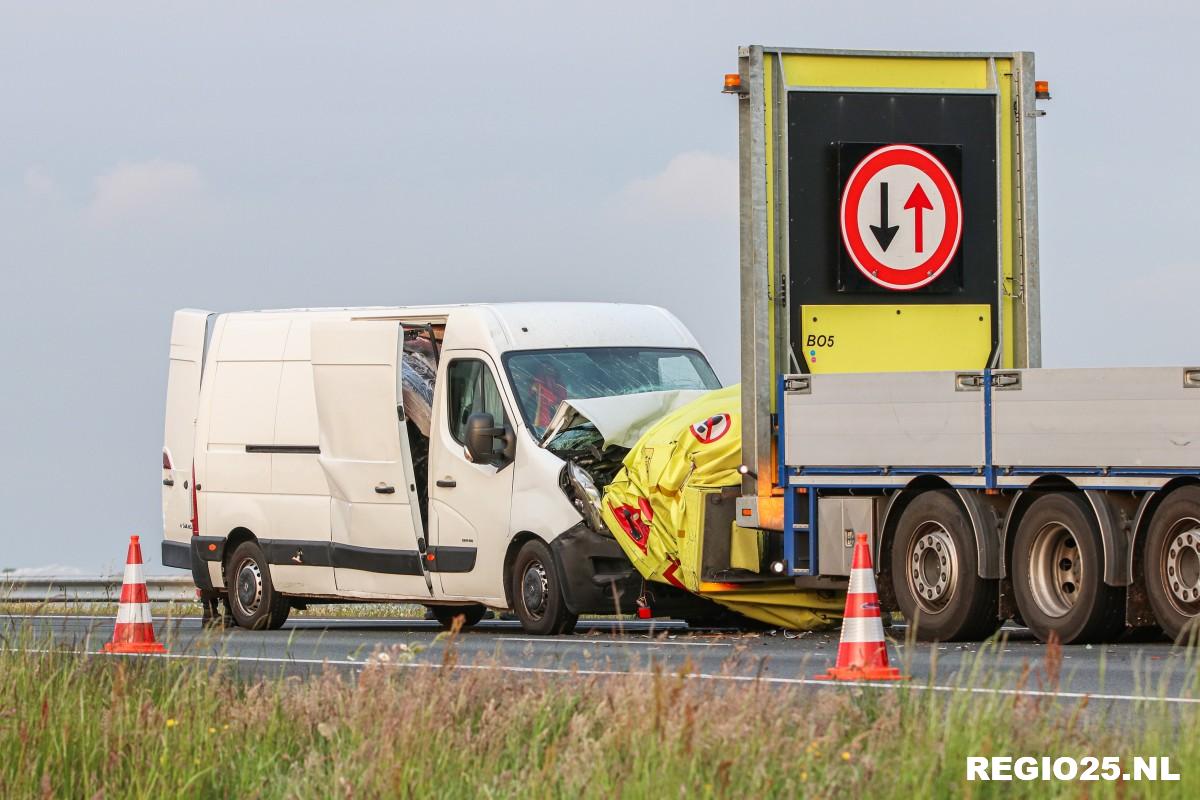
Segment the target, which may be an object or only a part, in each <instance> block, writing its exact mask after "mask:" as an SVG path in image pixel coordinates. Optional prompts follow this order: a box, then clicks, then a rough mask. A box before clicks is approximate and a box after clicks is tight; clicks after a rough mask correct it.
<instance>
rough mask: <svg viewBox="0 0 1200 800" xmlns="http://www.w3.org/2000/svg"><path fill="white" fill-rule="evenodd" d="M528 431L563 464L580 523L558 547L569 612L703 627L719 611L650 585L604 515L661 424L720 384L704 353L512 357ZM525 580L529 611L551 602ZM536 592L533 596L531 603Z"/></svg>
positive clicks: (578, 352) (554, 549)
mask: <svg viewBox="0 0 1200 800" xmlns="http://www.w3.org/2000/svg"><path fill="white" fill-rule="evenodd" d="M504 363H505V367H506V371H507V376H508V378H509V381H510V382H511V386H512V387H513V389H514V394H516V396H517V398H518V404H519V405H520V408H521V412H522V416H523V420H524V422H525V423H526V425H527V429H528V431H529V432H530V434H531V435H532V436H534V437H535V438H536V439H537V440H538V442H539V443H540V445H541V446H542V448H544V449H545V451H546V452H547V453H551V454H553V455H554V456H556V457H557V458H558V459H560V460H561V462H562V467H561V470H560V472H559V478H558V485H559V488H560V490H561V491H562V492H563V494H564V495H565V496H566V497H567V498H568V499H569V500H570V502H571V504H572V506H574V508H575V510H576V511H577V512H578V515H579V521H578V522H576V523H575V524H574V525H572V526H571V527H570V528H569V529H567V530H566V531H564V532H562V533H561V534H560V535H558V536H557V537H555V538H554V539H553V540H552V541H551V542H550V548H549V549H550V551H551V553H552V555H553V560H554V567H555V569H556V570H557V571H558V573H559V574H560V575H561V576H562V582H561V586H562V595H563V602H564V604H565V605H566V607H567V609H568V610H569V613H570V614H572V615H578V614H583V613H592V614H611V613H635V612H637V611H638V609H639V608H648V607H650V606H651V605H652V606H653V607H654V609H655V612H656V613H660V614H667V615H671V616H679V617H682V618H692V619H698V618H701V617H703V616H705V615H708V614H709V613H710V612H712V611H714V610H716V609H715V608H714V607H713V606H712V604H711V603H707V602H706V601H703V600H700V599H699V598H697V597H695V596H694V595H692V594H690V593H686V592H678V591H675V590H674V589H673V587H669V586H668V587H663V586H657V587H654V586H649V585H648V584H647V583H646V582H645V581H644V580H643V579H642V577H641V576H640V575H639V574H638V573H637V571H636V570H635V569H634V568H633V565H632V563H631V562H630V560H629V558H628V557H627V556H626V555H625V553H624V552H623V551H622V550H621V547H620V545H619V544H618V543H617V541H616V540H615V539H614V538H613V535H612V533H611V532H610V531H609V529H608V527H607V526H606V525H605V524H604V521H603V519H602V516H601V502H602V496H603V492H604V489H605V487H606V486H608V484H609V483H610V482H611V481H612V480H613V478H614V477H615V476H616V475H617V473H618V472H619V471H620V470H621V468H622V461H623V459H624V458H625V456H626V455H627V454H628V453H629V451H630V449H631V448H632V447H633V446H634V445H635V444H636V443H637V441H638V439H639V438H640V437H641V436H642V434H643V433H644V432H645V431H646V430H648V429H649V428H650V427H651V426H652V425H653V424H654V423H655V422H656V421H658V420H659V419H661V418H662V417H663V416H665V415H667V414H669V413H671V412H672V411H673V410H675V409H677V408H680V407H681V406H684V405H686V404H688V403H690V402H692V401H693V400H695V399H696V398H698V397H701V396H703V395H704V394H706V393H708V392H709V391H711V390H713V389H715V388H718V387H719V386H720V383H719V382H718V380H717V378H716V376H715V375H714V374H713V371H712V368H711V367H710V366H709V365H708V363H707V361H705V359H704V357H703V356H702V355H701V354H700V353H699V352H698V351H696V350H690V349H662V348H653V349H646V348H583V349H579V348H572V349H567V348H564V349H558V350H552V351H537V352H513V353H509V354H507V355H506V356H505V357H504ZM529 578H530V579H529V580H528V581H524V580H522V581H520V587H521V589H522V596H520V597H514V598H513V600H514V606H515V607H516V608H517V612H518V614H519V615H520V614H521V613H522V610H523V608H522V606H524V605H525V604H526V602H532V603H533V604H534V605H535V607H536V606H537V604H538V603H540V602H542V597H541V596H540V594H539V589H541V588H542V587H543V586H544V585H545V581H543V580H542V576H541V575H539V574H536V573H535V574H533V575H531V576H529ZM526 593H528V595H529V596H528V597H526V596H524V595H525V594H526Z"/></svg>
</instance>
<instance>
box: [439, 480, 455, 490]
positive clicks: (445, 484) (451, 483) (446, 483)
mask: <svg viewBox="0 0 1200 800" xmlns="http://www.w3.org/2000/svg"><path fill="white" fill-rule="evenodd" d="M437 485H438V488H440V489H453V488H454V487H455V486H458V481H456V480H454V478H441V479H439V480H438V481H437Z"/></svg>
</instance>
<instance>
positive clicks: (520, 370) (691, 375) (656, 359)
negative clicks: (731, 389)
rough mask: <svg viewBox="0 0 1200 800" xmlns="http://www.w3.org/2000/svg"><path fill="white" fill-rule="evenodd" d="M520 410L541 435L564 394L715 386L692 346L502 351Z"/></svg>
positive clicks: (577, 397)
mask: <svg viewBox="0 0 1200 800" xmlns="http://www.w3.org/2000/svg"><path fill="white" fill-rule="evenodd" d="M504 365H505V367H506V368H507V370H508V378H509V380H510V381H512V386H513V389H514V390H515V391H516V394H517V402H518V403H519V404H520V406H521V416H522V417H524V418H525V422H526V424H527V425H529V426H530V427H531V428H532V429H533V432H534V436H535V437H540V436H541V435H542V434H543V433H544V432H545V430H546V426H547V425H549V424H550V420H551V419H553V418H554V412H555V411H557V410H558V405H559V403H561V402H562V401H563V400H566V399H568V398H570V399H572V400H582V399H586V398H589V397H612V396H614V395H622V394H638V393H640V392H661V391H667V390H671V389H701V390H703V389H720V388H721V383H720V381H718V380H717V376H716V375H715V374H714V373H713V370H712V367H710V366H709V365H708V362H707V361H705V360H704V356H702V355H700V353H698V352H696V351H695V350H677V349H668V348H654V349H649V348H648V349H642V348H638V347H593V348H577V349H570V350H527V351H524V352H513V353H509V354H507V355H506V356H505V357H504Z"/></svg>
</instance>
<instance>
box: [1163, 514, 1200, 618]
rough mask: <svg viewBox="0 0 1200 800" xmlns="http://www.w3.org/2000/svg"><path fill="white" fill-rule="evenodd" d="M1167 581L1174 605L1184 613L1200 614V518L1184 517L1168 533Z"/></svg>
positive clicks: (1166, 554) (1164, 562)
mask: <svg viewBox="0 0 1200 800" xmlns="http://www.w3.org/2000/svg"><path fill="white" fill-rule="evenodd" d="M1162 576H1163V580H1165V581H1166V584H1167V589H1168V590H1169V591H1168V596H1169V597H1170V598H1171V605H1173V606H1175V609H1176V610H1177V611H1179V613H1181V614H1183V615H1184V616H1188V617H1194V616H1196V614H1198V613H1200V521H1198V520H1195V519H1181V520H1179V521H1178V522H1176V523H1175V524H1174V525H1173V526H1172V527H1171V530H1170V532H1169V533H1168V534H1167V547H1166V552H1164V553H1163V570H1162Z"/></svg>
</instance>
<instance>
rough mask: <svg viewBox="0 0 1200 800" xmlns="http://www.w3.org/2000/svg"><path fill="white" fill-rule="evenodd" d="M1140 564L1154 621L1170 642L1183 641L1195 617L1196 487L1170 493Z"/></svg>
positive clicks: (1198, 588) (1199, 611)
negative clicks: (1142, 568)
mask: <svg viewBox="0 0 1200 800" xmlns="http://www.w3.org/2000/svg"><path fill="white" fill-rule="evenodd" d="M1144 563H1145V565H1146V567H1145V580H1146V594H1148V595H1149V596H1150V606H1151V608H1153V609H1154V618H1155V619H1157V620H1158V624H1159V625H1160V626H1162V629H1163V631H1165V632H1166V633H1167V634H1168V635H1169V636H1170V637H1171V638H1172V639H1175V640H1176V641H1180V640H1182V639H1184V638H1186V637H1187V635H1188V634H1189V633H1190V631H1191V629H1193V628H1195V627H1196V625H1195V624H1192V625H1189V623H1192V622H1193V621H1194V620H1195V619H1196V618H1197V617H1198V616H1200V486H1184V487H1182V488H1180V489H1176V490H1175V491H1173V492H1171V493H1170V494H1169V495H1167V497H1166V499H1165V500H1163V501H1162V504H1161V505H1159V507H1158V509H1157V510H1156V511H1155V512H1154V516H1153V517H1151V519H1150V529H1149V533H1148V537H1147V539H1146V555H1145V561H1144Z"/></svg>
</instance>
